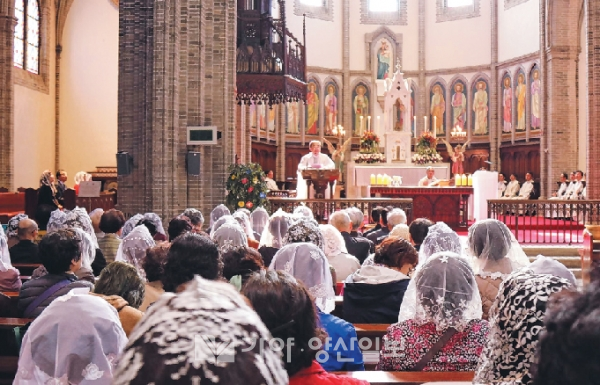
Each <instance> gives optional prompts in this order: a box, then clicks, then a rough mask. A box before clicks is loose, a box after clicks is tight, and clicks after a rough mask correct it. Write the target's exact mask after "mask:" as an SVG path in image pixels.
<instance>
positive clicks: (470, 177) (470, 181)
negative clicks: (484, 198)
mask: <svg viewBox="0 0 600 385" xmlns="http://www.w3.org/2000/svg"><path fill="white" fill-rule="evenodd" d="M467 186H473V176H472V175H471V174H469V176H468V177H467Z"/></svg>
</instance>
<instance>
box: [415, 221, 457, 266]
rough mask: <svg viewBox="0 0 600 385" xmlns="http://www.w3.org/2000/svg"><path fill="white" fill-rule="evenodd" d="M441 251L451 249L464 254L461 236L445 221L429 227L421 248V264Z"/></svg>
mask: <svg viewBox="0 0 600 385" xmlns="http://www.w3.org/2000/svg"><path fill="white" fill-rule="evenodd" d="M440 251H451V252H453V253H456V254H458V255H462V246H461V243H460V237H459V236H458V234H456V232H455V231H454V230H452V229H451V228H450V227H448V225H447V224H445V223H444V222H437V223H436V224H435V225H433V226H431V227H430V228H429V231H428V233H427V236H426V237H425V239H424V240H423V243H422V244H421V248H420V250H419V265H421V264H423V263H425V261H427V259H428V258H429V257H430V256H431V255H433V254H435V253H439V252H440Z"/></svg>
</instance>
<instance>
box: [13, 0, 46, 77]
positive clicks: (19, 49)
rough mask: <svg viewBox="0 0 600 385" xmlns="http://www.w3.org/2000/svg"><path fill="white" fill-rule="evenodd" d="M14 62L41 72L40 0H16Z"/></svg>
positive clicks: (35, 71)
mask: <svg viewBox="0 0 600 385" xmlns="http://www.w3.org/2000/svg"><path fill="white" fill-rule="evenodd" d="M15 17H16V19H17V26H16V27H15V42H14V45H15V48H14V64H15V66H17V67H19V68H25V69H27V71H29V72H33V73H35V74H37V73H38V72H39V57H40V9H39V3H38V0H15Z"/></svg>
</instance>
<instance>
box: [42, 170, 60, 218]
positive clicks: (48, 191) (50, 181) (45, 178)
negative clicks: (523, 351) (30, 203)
mask: <svg viewBox="0 0 600 385" xmlns="http://www.w3.org/2000/svg"><path fill="white" fill-rule="evenodd" d="M41 205H48V206H52V207H53V208H54V209H62V204H61V202H59V200H58V192H57V191H56V186H55V185H54V174H53V173H52V171H50V170H45V171H44V172H43V173H42V176H41V177H40V188H39V190H38V206H41Z"/></svg>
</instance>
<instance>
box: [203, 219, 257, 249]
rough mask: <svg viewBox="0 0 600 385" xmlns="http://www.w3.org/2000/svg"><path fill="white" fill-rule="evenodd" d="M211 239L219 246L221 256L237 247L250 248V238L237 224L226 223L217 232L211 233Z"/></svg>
mask: <svg viewBox="0 0 600 385" xmlns="http://www.w3.org/2000/svg"><path fill="white" fill-rule="evenodd" d="M210 237H211V239H212V240H213V242H215V243H216V244H217V247H218V248H219V253H221V255H223V253H225V252H227V251H229V250H231V249H234V248H236V247H240V246H244V247H248V238H247V237H246V234H245V233H244V230H243V229H242V227H241V226H240V225H239V224H237V222H236V223H224V224H223V225H222V226H221V227H219V228H218V229H217V231H215V232H211V233H210Z"/></svg>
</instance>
